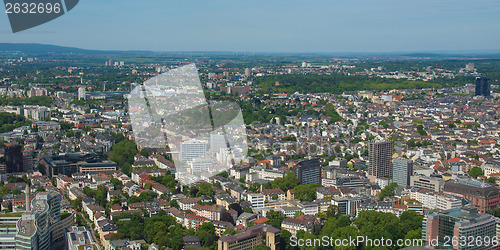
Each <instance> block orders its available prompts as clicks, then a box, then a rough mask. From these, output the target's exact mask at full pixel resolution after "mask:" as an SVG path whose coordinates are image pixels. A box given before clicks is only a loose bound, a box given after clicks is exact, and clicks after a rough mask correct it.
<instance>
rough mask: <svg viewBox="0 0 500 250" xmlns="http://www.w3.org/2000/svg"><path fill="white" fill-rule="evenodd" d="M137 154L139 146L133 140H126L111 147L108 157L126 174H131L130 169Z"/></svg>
mask: <svg viewBox="0 0 500 250" xmlns="http://www.w3.org/2000/svg"><path fill="white" fill-rule="evenodd" d="M136 154H137V145H136V144H135V143H134V142H133V141H131V140H128V139H124V140H122V141H120V142H118V143H116V144H115V145H113V146H112V147H111V150H110V151H109V153H108V157H109V159H111V160H112V161H114V162H116V163H117V164H118V165H119V166H120V167H121V168H122V171H123V172H124V173H125V174H130V168H131V165H132V164H133V163H134V156H135V155H136Z"/></svg>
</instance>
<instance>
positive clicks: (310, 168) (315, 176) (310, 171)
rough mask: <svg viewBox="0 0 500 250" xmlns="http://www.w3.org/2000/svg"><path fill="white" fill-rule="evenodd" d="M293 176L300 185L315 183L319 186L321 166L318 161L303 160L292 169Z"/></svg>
mask: <svg viewBox="0 0 500 250" xmlns="http://www.w3.org/2000/svg"><path fill="white" fill-rule="evenodd" d="M294 169H295V176H297V178H298V179H299V181H300V184H301V185H304V184H309V183H316V184H321V164H320V162H319V160H318V159H312V160H305V161H301V162H299V163H297V165H295V167H294Z"/></svg>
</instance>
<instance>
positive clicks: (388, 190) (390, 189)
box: [378, 182, 398, 200]
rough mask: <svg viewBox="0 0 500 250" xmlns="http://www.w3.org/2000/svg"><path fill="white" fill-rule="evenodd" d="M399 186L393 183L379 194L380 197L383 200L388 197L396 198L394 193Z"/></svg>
mask: <svg viewBox="0 0 500 250" xmlns="http://www.w3.org/2000/svg"><path fill="white" fill-rule="evenodd" d="M397 186H398V184H397V183H395V182H394V183H391V184H389V185H388V186H386V187H384V188H383V189H382V190H381V191H380V193H379V194H378V197H379V198H380V199H381V200H383V199H384V198H385V197H387V196H394V191H395V190H396V187H397Z"/></svg>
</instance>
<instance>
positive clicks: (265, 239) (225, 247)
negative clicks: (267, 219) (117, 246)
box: [218, 224, 280, 250]
mask: <svg viewBox="0 0 500 250" xmlns="http://www.w3.org/2000/svg"><path fill="white" fill-rule="evenodd" d="M279 242H280V230H279V229H276V228H274V227H273V226H270V225H266V224H259V225H256V226H253V227H249V228H247V229H246V230H245V231H244V232H242V233H239V234H235V235H224V236H222V237H220V238H219V241H218V249H219V250H250V249H254V248H255V247H256V246H258V245H266V246H268V247H270V248H271V250H277V249H280V246H279Z"/></svg>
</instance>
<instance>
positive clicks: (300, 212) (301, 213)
mask: <svg viewBox="0 0 500 250" xmlns="http://www.w3.org/2000/svg"><path fill="white" fill-rule="evenodd" d="M301 215H304V212H302V211H300V210H298V211H295V214H294V215H293V217H294V218H297V217H299V216H301Z"/></svg>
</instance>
